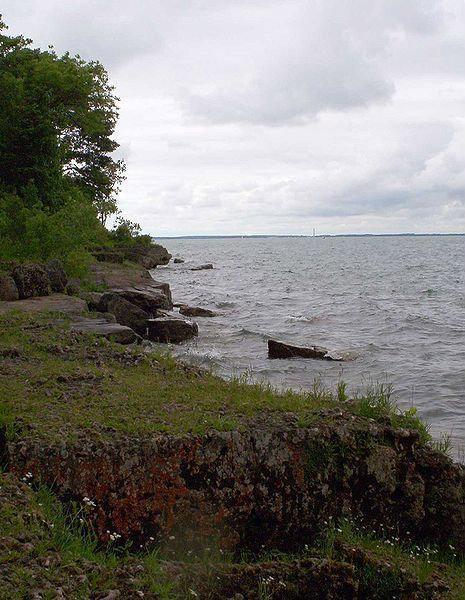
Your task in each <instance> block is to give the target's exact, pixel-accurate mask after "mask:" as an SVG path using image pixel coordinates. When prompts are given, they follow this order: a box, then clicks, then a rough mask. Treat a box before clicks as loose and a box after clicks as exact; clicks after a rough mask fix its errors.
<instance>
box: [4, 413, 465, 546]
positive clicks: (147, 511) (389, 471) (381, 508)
mask: <svg viewBox="0 0 465 600" xmlns="http://www.w3.org/2000/svg"><path fill="white" fill-rule="evenodd" d="M267 419H268V420H267ZM73 439H74V441H69V442H64V441H56V442H53V443H52V442H48V443H46V442H44V441H41V440H40V439H35V438H34V436H29V435H28V436H25V437H24V439H16V440H14V441H10V442H8V443H7V445H6V447H5V449H4V452H3V454H4V455H5V456H6V462H7V464H8V468H9V469H10V470H12V471H13V472H15V473H16V474H17V475H19V476H24V474H25V473H32V474H33V476H34V478H35V480H40V481H42V482H44V483H46V484H48V485H52V486H53V488H54V490H55V491H56V492H57V494H58V495H59V496H60V497H61V498H63V499H67V500H71V499H73V500H78V501H81V500H82V498H84V497H87V498H90V499H92V501H93V502H94V503H95V505H96V506H95V508H94V509H93V511H92V515H91V517H92V519H93V522H94V525H95V528H96V531H97V532H98V534H99V537H100V539H101V540H102V541H106V540H107V537H108V533H107V532H108V531H116V532H118V533H119V534H120V535H121V536H122V539H132V540H135V541H140V542H144V543H145V542H146V541H147V540H148V539H150V538H155V539H157V540H163V541H164V542H166V543H167V544H169V543H170V539H172V540H175V542H173V543H176V544H178V543H179V542H180V540H183V541H185V543H189V542H190V541H193V540H197V541H199V540H202V539H205V540H208V539H210V538H211V536H212V535H214V536H217V537H218V538H219V542H218V543H219V545H220V546H221V547H222V548H225V549H229V550H233V551H236V550H239V549H243V548H247V549H251V550H253V551H254V550H256V549H257V548H260V549H263V548H267V547H270V548H282V549H283V550H292V549H293V548H299V547H301V546H302V544H304V543H311V542H312V540H313V539H314V538H315V536H317V535H318V534H319V533H320V532H321V530H322V529H323V528H324V525H323V524H324V522H325V521H327V519H328V518H329V517H333V518H337V517H341V516H345V517H349V518H351V519H354V520H357V519H363V522H364V524H365V525H367V526H370V527H373V528H377V527H379V526H385V527H391V528H393V530H395V531H396V532H397V535H398V536H399V537H400V539H407V540H409V541H415V540H418V541H421V542H422V543H425V542H428V541H430V542H433V543H435V544H439V545H443V546H446V545H448V544H451V543H452V544H454V546H455V547H456V548H457V550H458V551H459V552H462V553H465V468H464V467H463V466H461V465H456V464H454V463H453V462H452V461H451V460H450V459H448V458H447V457H445V456H444V455H442V454H440V453H437V452H436V451H434V450H432V449H430V448H428V447H425V446H424V445H421V444H420V442H419V438H418V434H417V433H416V432H414V431H407V430H395V429H392V428H391V427H390V426H387V425H382V424H379V423H374V422H370V421H367V420H364V419H360V418H358V417H355V416H353V415H348V414H343V413H338V412H334V411H332V412H331V411H326V412H325V413H324V414H323V413H322V415H321V419H319V421H318V422H317V423H315V424H314V425H311V426H308V427H302V426H299V425H298V423H297V421H296V419H295V418H294V417H292V416H289V418H287V419H284V420H282V422H280V423H275V424H273V423H272V422H271V420H270V418H269V417H268V418H266V417H261V420H260V422H254V423H249V424H248V425H247V426H246V427H245V428H244V430H243V431H229V432H217V431H211V432H210V433H208V434H205V435H194V434H188V435H169V434H157V435H152V436H145V437H140V436H122V435H120V434H117V433H116V432H115V433H114V435H112V436H108V435H103V436H100V435H95V436H92V435H90V434H89V432H88V433H82V434H80V435H78V436H77V437H76V438H73ZM183 543H184V542H183Z"/></svg>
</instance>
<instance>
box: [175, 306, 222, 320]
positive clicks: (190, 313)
mask: <svg viewBox="0 0 465 600" xmlns="http://www.w3.org/2000/svg"><path fill="white" fill-rule="evenodd" d="M179 312H180V313H181V315H184V316H185V317H216V316H217V313H216V312H214V311H213V310H209V309H208V308H201V307H200V306H187V304H182V305H181V306H180V307H179Z"/></svg>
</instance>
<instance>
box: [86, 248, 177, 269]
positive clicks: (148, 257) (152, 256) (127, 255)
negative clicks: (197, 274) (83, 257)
mask: <svg viewBox="0 0 465 600" xmlns="http://www.w3.org/2000/svg"><path fill="white" fill-rule="evenodd" d="M93 255H94V256H95V258H96V259H97V260H98V261H99V262H108V263H114V264H121V263H123V262H124V261H125V260H128V261H130V262H133V263H135V264H138V265H141V266H142V267H144V268H145V269H155V268H156V267H158V266H161V265H167V264H168V263H169V261H170V260H171V254H170V253H169V252H168V250H167V249H166V248H164V247H163V246H161V245H160V244H151V245H150V246H149V245H146V244H137V243H133V244H130V245H127V246H125V245H120V246H116V247H115V248H112V249H109V248H100V249H98V250H95V251H94V252H93Z"/></svg>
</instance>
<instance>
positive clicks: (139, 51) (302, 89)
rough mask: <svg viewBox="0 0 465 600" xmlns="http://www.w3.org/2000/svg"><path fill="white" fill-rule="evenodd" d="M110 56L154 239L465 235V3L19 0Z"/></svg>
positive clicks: (51, 36)
mask: <svg viewBox="0 0 465 600" xmlns="http://www.w3.org/2000/svg"><path fill="white" fill-rule="evenodd" d="M2 12H3V15H4V19H5V21H6V22H7V23H8V24H9V25H10V27H11V30H12V31H13V32H14V33H17V32H21V33H24V34H26V35H28V36H30V37H32V38H33V39H34V40H35V42H36V43H37V44H40V45H41V46H43V47H46V46H47V45H48V43H53V44H54V45H55V47H56V48H57V50H58V51H64V50H67V49H69V50H70V51H71V52H75V53H79V54H81V55H82V56H84V57H86V58H98V59H99V60H101V61H102V62H103V63H104V64H105V65H107V67H108V68H109V71H110V76H111V79H112V81H113V82H114V83H115V85H116V86H117V91H118V94H119V96H120V97H121V122H120V126H119V129H118V134H117V135H118V140H119V141H120V143H121V148H120V151H119V152H120V154H121V155H122V156H124V158H125V159H126V161H127V164H128V171H127V176H128V180H127V182H126V184H125V186H124V189H123V193H122V196H121V205H122V208H123V209H124V211H125V212H126V213H127V214H128V215H129V216H131V218H133V219H135V220H138V221H140V222H141V224H142V226H143V229H144V230H145V231H146V232H150V233H152V234H154V235H177V234H236V233H276V234H278V233H279V234H285V233H294V234H300V233H311V231H312V229H313V227H316V228H317V230H318V231H320V232H327V233H357V232H360V233H362V232H378V233H381V232H405V231H416V232H421V231H423V232H447V231H450V232H459V231H465V143H464V142H465V72H464V70H463V65H464V64H465V5H464V3H463V2H462V0H409V1H408V2H406V1H405V0H305V1H303V0H286V1H282V0H248V1H245V0H228V1H226V0H189V1H188V0H170V2H166V1H162V0H158V1H151V0H135V1H134V2H132V3H131V4H128V3H127V2H123V1H122V0H81V1H80V2H78V3H76V2H75V1H71V0H61V1H58V0H41V2H38V1H37V0H23V1H22V2H17V0H3V2H2Z"/></svg>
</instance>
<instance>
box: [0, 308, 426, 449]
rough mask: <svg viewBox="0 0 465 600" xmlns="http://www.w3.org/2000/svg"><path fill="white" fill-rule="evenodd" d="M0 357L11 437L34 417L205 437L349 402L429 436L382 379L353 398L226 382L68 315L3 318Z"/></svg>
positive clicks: (45, 424) (342, 392)
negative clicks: (73, 325)
mask: <svg viewBox="0 0 465 600" xmlns="http://www.w3.org/2000/svg"><path fill="white" fill-rule="evenodd" d="M0 360H1V361H2V369H1V373H0V390H1V392H0V394H1V395H0V425H2V424H3V425H4V426H6V427H7V428H8V435H13V434H14V433H15V430H17V429H18V427H24V426H27V425H28V424H33V426H34V431H35V433H36V434H38V435H42V436H45V437H47V438H50V437H53V436H60V438H62V437H63V435H65V436H66V435H72V434H73V432H75V431H76V430H82V429H88V428H95V427H96V426H98V427H100V429H101V430H102V432H104V431H105V430H108V429H111V430H112V431H114V430H116V431H119V432H122V433H125V434H148V433H153V432H170V433H188V432H191V433H197V434H202V433H204V432H206V431H208V430H210V429H217V430H233V429H241V428H243V427H244V426H245V425H246V424H247V422H248V421H250V420H251V419H254V418H257V417H259V418H263V417H265V418H268V419H273V418H279V417H280V415H283V414H285V413H294V414H296V415H297V418H298V422H299V424H300V425H302V426H311V425H312V424H313V423H314V422H315V421H316V420H318V419H320V418H321V410H322V409H328V408H343V409H344V410H346V411H349V412H352V413H354V414H356V415H359V416H361V417H368V418H373V419H380V418H383V419H389V420H390V422H391V423H392V424H393V425H394V426H397V427H408V428H414V429H417V430H418V431H419V432H420V437H421V440H422V441H423V442H428V441H429V440H430V436H429V433H428V431H427V428H426V427H425V425H424V424H423V423H422V422H421V421H420V419H419V418H418V416H417V415H416V413H415V411H414V410H413V409H410V410H408V411H406V412H399V411H398V410H397V407H396V405H395V402H394V401H393V399H392V395H391V392H390V390H389V389H388V388H386V387H384V386H378V387H373V388H371V389H369V390H368V391H367V393H366V394H365V395H363V396H360V397H358V398H356V399H355V400H349V399H348V398H347V395H346V389H345V385H344V384H340V385H339V386H338V390H337V393H336V394H335V395H333V394H331V393H330V392H328V390H325V389H323V388H322V387H321V386H320V385H319V384H318V382H317V383H315V384H314V386H313V387H312V388H311V389H310V390H309V391H307V392H295V391H291V390H289V391H285V392H278V391H276V390H275V389H273V388H272V387H271V386H269V385H266V384H261V383H253V384H252V383H249V382H248V380H247V378H246V377H243V376H242V377H237V378H233V379H231V380H229V381H225V380H223V379H221V378H219V377H217V376H215V375H213V374H211V373H208V372H205V371H202V370H199V369H197V368H193V367H189V366H186V365H182V364H179V363H177V362H176V361H174V360H173V359H172V358H171V357H170V356H169V355H168V354H166V353H162V352H160V353H158V354H156V353H154V352H147V351H146V349H145V348H144V347H138V348H132V349H129V348H125V347H122V346H120V345H117V344H113V343H111V342H109V341H107V340H105V339H102V338H96V337H94V336H91V335H85V334H78V333H74V332H72V331H70V329H69V324H68V321H67V318H66V317H65V316H63V315H57V314H55V315H53V314H35V315H31V314H26V313H20V312H17V313H12V312H11V313H8V314H6V315H0Z"/></svg>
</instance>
